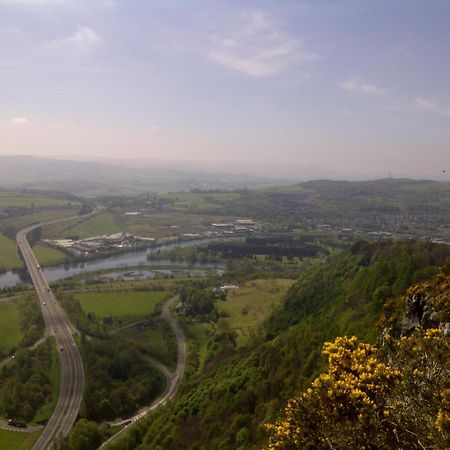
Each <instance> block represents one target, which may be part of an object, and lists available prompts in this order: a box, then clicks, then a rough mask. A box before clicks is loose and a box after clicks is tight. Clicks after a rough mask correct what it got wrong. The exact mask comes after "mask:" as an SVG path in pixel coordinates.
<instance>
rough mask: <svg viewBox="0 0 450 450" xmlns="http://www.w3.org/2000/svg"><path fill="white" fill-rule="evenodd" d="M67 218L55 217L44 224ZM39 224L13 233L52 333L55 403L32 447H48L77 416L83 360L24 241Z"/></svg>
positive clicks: (40, 449)
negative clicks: (55, 365)
mask: <svg viewBox="0 0 450 450" xmlns="http://www.w3.org/2000/svg"><path fill="white" fill-rule="evenodd" d="M69 219H70V218H66V219H59V220H57V221H52V222H47V223H54V222H59V221H62V220H69ZM42 225H45V224H43V223H40V224H35V225H31V226H29V227H27V228H25V229H23V230H21V231H19V233H17V243H18V245H19V248H20V251H21V253H22V256H23V259H24V261H25V264H26V266H27V269H28V272H29V273H30V276H31V280H32V281H33V285H34V287H35V289H36V292H37V294H38V296H39V300H40V304H41V309H42V315H43V317H44V321H45V327H46V334H47V335H54V336H55V340H56V345H57V349H58V359H59V369H60V375H59V378H60V389H59V398H58V402H57V404H56V407H55V410H54V411H53V414H52V416H51V418H50V420H49V421H48V423H47V425H46V427H45V429H44V431H43V432H42V434H41V436H40V437H39V439H38V440H37V441H36V443H35V444H34V446H33V450H45V449H48V448H50V447H51V444H52V442H53V440H54V439H55V438H56V437H58V436H60V435H62V436H67V434H68V433H69V431H70V429H71V428H72V426H73V424H74V422H75V420H76V418H77V416H78V411H79V409H80V404H81V399H82V396H83V388H84V369H83V362H82V360H81V355H80V352H79V351H78V347H77V345H76V344H75V341H74V338H73V333H75V332H76V329H75V327H74V326H73V325H72V323H71V322H70V321H69V319H68V317H67V316H66V314H65V312H64V310H63V309H62V308H61V307H60V306H59V304H58V303H57V302H56V299H55V297H54V295H53V293H52V291H51V290H50V287H49V286H48V283H47V280H46V279H45V277H44V275H43V274H42V271H41V269H40V266H39V263H38V261H37V259H36V256H35V255H34V253H33V251H32V249H31V247H30V244H29V243H28V241H27V234H28V233H29V232H30V231H32V230H34V229H35V228H38V227H40V226H42Z"/></svg>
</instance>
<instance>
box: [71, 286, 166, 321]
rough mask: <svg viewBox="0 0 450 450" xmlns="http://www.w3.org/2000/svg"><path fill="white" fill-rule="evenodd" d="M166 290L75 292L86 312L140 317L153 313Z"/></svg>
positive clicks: (116, 316)
mask: <svg viewBox="0 0 450 450" xmlns="http://www.w3.org/2000/svg"><path fill="white" fill-rule="evenodd" d="M166 295H167V293H166V292H162V291H156V292H134V291H122V292H83V293H77V294H75V297H76V298H77V300H78V301H79V302H80V304H81V307H82V309H83V311H84V312H85V313H93V314H95V315H96V316H97V317H98V318H103V317H109V316H113V317H114V318H121V319H130V320H131V319H140V318H142V317H146V316H148V315H149V314H151V313H152V312H153V311H154V310H155V306H156V305H157V304H158V303H159V302H160V301H161V300H162V299H163V298H164V297H165V296H166Z"/></svg>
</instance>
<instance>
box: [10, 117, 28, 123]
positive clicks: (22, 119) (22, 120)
mask: <svg viewBox="0 0 450 450" xmlns="http://www.w3.org/2000/svg"><path fill="white" fill-rule="evenodd" d="M9 123H10V124H11V125H28V124H30V123H31V121H30V119H28V118H26V117H13V118H12V119H11V120H10V121H9Z"/></svg>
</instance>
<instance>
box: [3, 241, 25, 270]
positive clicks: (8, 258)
mask: <svg viewBox="0 0 450 450" xmlns="http://www.w3.org/2000/svg"><path fill="white" fill-rule="evenodd" d="M22 265H23V263H22V260H21V259H20V257H19V253H18V247H17V243H16V242H15V241H13V240H11V239H9V238H7V237H6V236H4V235H3V234H0V269H14V268H20V267H22Z"/></svg>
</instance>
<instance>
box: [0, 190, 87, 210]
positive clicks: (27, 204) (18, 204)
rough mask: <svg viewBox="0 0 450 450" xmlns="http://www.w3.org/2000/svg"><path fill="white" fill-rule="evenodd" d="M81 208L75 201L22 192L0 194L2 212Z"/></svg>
mask: <svg viewBox="0 0 450 450" xmlns="http://www.w3.org/2000/svg"><path fill="white" fill-rule="evenodd" d="M68 205H71V206H76V207H79V206H80V203H79V202H77V201H73V200H67V199H60V198H51V197H45V196H43V195H34V194H29V193H22V192H14V193H13V192H0V210H4V209H5V208H9V207H13V208H61V207H64V206H68Z"/></svg>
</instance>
